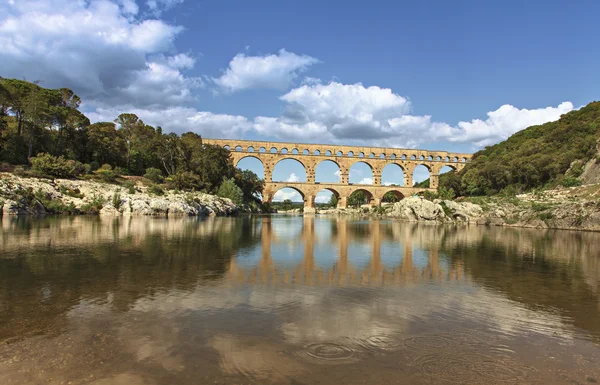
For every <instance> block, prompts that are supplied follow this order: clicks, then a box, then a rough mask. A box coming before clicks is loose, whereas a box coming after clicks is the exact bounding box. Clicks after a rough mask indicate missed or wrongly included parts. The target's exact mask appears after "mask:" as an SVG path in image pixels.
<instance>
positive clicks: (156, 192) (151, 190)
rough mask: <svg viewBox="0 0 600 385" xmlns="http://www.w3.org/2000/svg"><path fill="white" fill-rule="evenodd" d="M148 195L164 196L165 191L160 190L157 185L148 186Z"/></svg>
mask: <svg viewBox="0 0 600 385" xmlns="http://www.w3.org/2000/svg"><path fill="white" fill-rule="evenodd" d="M148 194H152V195H159V196H160V195H165V190H163V189H162V187H160V186H159V185H157V184H153V185H150V187H148Z"/></svg>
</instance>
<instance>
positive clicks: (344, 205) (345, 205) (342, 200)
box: [337, 196, 348, 209]
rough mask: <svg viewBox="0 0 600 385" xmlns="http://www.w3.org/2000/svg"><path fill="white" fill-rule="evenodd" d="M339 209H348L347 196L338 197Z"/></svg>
mask: <svg viewBox="0 0 600 385" xmlns="http://www.w3.org/2000/svg"><path fill="white" fill-rule="evenodd" d="M337 208H338V209H346V208H348V197H346V196H340V197H338V204H337Z"/></svg>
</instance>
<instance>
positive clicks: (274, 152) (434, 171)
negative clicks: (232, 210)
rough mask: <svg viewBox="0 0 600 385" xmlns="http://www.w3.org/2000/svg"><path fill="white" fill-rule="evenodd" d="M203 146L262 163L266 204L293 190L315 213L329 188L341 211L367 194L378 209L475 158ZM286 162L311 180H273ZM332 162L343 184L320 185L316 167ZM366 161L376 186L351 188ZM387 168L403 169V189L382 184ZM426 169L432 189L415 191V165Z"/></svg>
mask: <svg viewBox="0 0 600 385" xmlns="http://www.w3.org/2000/svg"><path fill="white" fill-rule="evenodd" d="M202 142H203V143H204V144H212V145H217V146H221V147H223V148H226V149H228V150H229V151H230V153H231V160H232V162H233V164H234V166H237V164H238V162H239V161H240V160H242V159H244V158H247V157H252V158H256V159H258V160H259V161H260V162H261V163H262V165H263V168H264V180H265V187H264V191H263V194H262V196H263V201H265V202H271V200H272V199H273V195H274V194H275V193H276V192H277V191H278V190H280V189H282V188H286V187H289V188H293V189H294V190H296V191H298V192H299V193H300V195H302V198H303V199H304V206H305V210H306V209H307V208H308V209H314V207H315V203H314V200H315V196H316V195H317V193H318V192H319V191H321V190H329V191H331V192H332V193H333V194H335V195H336V197H337V198H338V207H342V208H345V207H347V201H348V197H349V196H350V194H352V193H353V192H354V191H358V190H362V191H364V192H365V193H366V195H367V196H368V197H369V199H370V204H372V205H379V204H380V203H381V200H382V198H383V196H384V195H385V194H386V193H387V192H389V191H392V192H393V193H394V194H395V195H396V196H397V197H398V198H399V199H402V198H404V197H405V196H410V195H414V194H417V193H419V192H423V191H426V190H431V191H436V190H437V188H438V185H439V175H440V170H441V169H442V167H444V166H449V167H450V168H452V169H454V170H457V171H458V170H461V169H462V168H463V167H464V166H465V164H466V163H467V162H469V161H471V158H472V154H465V153H450V152H446V151H427V150H415V149H400V148H391V147H389V148H386V147H361V146H337V145H331V144H305V143H290V142H287V143H284V142H262V141H252V140H235V139H205V138H203V139H202ZM284 159H294V160H296V161H298V162H300V163H301V164H302V166H304V169H305V170H306V182H285V181H273V169H274V168H275V165H276V164H277V163H279V162H280V161H282V160H284ZM326 160H328V161H332V162H333V163H335V164H336V165H337V166H338V167H339V170H340V181H339V183H319V182H316V181H315V172H316V169H317V166H318V165H319V164H320V163H321V162H323V161H326ZM358 162H362V163H365V164H367V166H369V167H370V168H371V171H372V173H373V184H351V183H349V180H348V174H349V172H350V168H351V167H352V165H354V164H355V163H358ZM388 164H396V165H398V166H399V167H400V168H401V169H402V172H403V174H404V186H397V185H392V186H387V185H383V184H382V183H381V173H382V171H383V168H384V167H385V166H387V165H388ZM419 165H423V166H425V167H426V168H427V169H428V170H429V175H430V188H419V187H413V184H414V183H413V172H414V169H415V167H417V166H419Z"/></svg>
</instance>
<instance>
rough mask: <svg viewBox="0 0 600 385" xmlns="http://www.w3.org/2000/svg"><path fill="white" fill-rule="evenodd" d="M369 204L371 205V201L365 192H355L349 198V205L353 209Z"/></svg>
mask: <svg viewBox="0 0 600 385" xmlns="http://www.w3.org/2000/svg"><path fill="white" fill-rule="evenodd" d="M367 203H369V199H368V197H367V194H366V193H365V192H364V191H363V190H357V191H354V192H353V193H352V194H350V196H349V197H348V205H349V206H352V207H360V206H362V205H364V204H367Z"/></svg>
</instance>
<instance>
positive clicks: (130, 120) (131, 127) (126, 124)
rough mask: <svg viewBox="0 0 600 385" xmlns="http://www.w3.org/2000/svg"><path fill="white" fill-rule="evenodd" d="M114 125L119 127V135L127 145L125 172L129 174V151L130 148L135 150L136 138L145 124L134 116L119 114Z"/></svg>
mask: <svg viewBox="0 0 600 385" xmlns="http://www.w3.org/2000/svg"><path fill="white" fill-rule="evenodd" d="M115 123H116V124H118V125H119V134H121V136H122V137H123V138H124V139H125V143H126V144H127V152H126V154H127V155H126V159H127V170H129V171H130V172H131V149H132V147H133V148H134V149H136V147H137V144H138V142H139V141H138V140H136V139H137V137H138V135H139V131H141V130H143V128H144V127H145V124H144V122H143V121H142V120H140V118H138V117H137V115H135V114H128V113H126V114H121V115H119V117H118V118H117V119H115Z"/></svg>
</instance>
